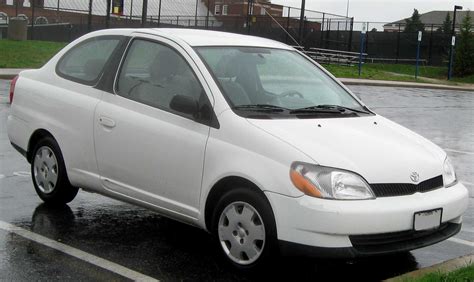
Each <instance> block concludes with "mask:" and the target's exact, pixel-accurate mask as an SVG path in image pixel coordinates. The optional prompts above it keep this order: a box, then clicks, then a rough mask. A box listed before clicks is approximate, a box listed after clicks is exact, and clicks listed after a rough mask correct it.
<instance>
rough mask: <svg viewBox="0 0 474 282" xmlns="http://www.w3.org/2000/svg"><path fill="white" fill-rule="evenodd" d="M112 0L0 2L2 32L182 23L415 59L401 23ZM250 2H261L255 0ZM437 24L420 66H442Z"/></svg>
mask: <svg viewBox="0 0 474 282" xmlns="http://www.w3.org/2000/svg"><path fill="white" fill-rule="evenodd" d="M113 1H114V0H3V2H4V3H2V0H0V34H1V32H2V31H3V37H6V34H5V33H6V28H5V27H6V25H7V24H8V18H9V17H12V16H19V17H24V18H26V19H28V21H29V27H28V28H29V33H28V34H29V38H30V39H35V40H50V41H64V42H69V41H72V40H73V39H75V38H77V37H79V36H81V35H83V34H85V33H87V32H90V31H94V30H98V29H103V28H121V27H134V28H136V27H180V28H200V29H212V30H220V31H227V32H234V33H242V34H250V35H256V36H261V37H266V38H271V39H275V40H278V41H281V42H285V43H287V44H290V45H294V46H297V45H301V46H303V47H302V48H304V49H305V50H320V49H322V50H331V51H340V52H347V54H349V55H350V56H355V54H352V53H355V52H359V51H362V52H363V53H367V56H365V61H366V62H370V63H406V64H413V63H414V62H415V57H416V46H417V37H418V34H417V33H408V32H404V24H387V23H381V22H358V21H354V19H353V18H347V17H344V16H341V15H336V14H331V13H325V12H320V11H314V10H305V12H304V15H303V21H301V20H300V19H301V9H299V8H296V7H288V6H279V5H274V6H275V7H276V11H277V12H272V13H269V12H268V11H267V10H265V9H260V10H258V12H255V11H257V10H255V11H252V9H248V6H245V5H246V4H245V3H247V2H245V1H242V3H243V4H242V5H243V6H242V8H243V10H244V12H241V13H240V15H222V14H219V15H217V14H216V15H215V13H214V12H215V9H214V7H215V5H216V3H220V2H222V1H220V2H219V0H124V1H123V6H122V7H121V11H120V12H119V13H116V14H114V13H112V12H113V11H112V7H113V3H114V2H113ZM119 2H121V1H119ZM250 4H251V5H260V4H261V3H260V2H259V1H257V0H254V1H250ZM262 6H263V4H262ZM208 7H210V9H208ZM251 7H252V8H253V6H251ZM246 8H247V9H248V10H247V13H245V9H246ZM2 26H3V28H2ZM363 26H365V27H366V29H367V33H365V35H363V36H364V37H365V38H364V41H365V44H364V50H360V40H361V38H362V36H361V32H360V31H361V29H362V27H363ZM440 28H441V27H440V26H439V25H435V24H425V31H424V32H423V39H422V42H421V60H422V62H423V63H424V64H428V65H442V64H445V63H446V60H447V57H448V50H449V46H450V41H451V34H447V33H444V32H441V31H440V30H441V29H440ZM343 54H346V53H343ZM347 54H346V55H345V56H349V55H347ZM351 54H352V55H351Z"/></svg>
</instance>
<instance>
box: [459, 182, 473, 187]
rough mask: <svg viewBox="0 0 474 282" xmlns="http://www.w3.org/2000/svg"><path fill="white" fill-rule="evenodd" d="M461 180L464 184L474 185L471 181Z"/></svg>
mask: <svg viewBox="0 0 474 282" xmlns="http://www.w3.org/2000/svg"><path fill="white" fill-rule="evenodd" d="M461 182H462V184H464V185H469V186H474V183H471V182H467V181H461Z"/></svg>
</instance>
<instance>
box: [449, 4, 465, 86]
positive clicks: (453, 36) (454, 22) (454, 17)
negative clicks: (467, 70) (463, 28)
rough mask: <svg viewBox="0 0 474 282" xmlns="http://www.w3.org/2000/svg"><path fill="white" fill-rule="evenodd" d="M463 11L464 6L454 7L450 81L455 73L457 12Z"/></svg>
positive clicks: (450, 51)
mask: <svg viewBox="0 0 474 282" xmlns="http://www.w3.org/2000/svg"><path fill="white" fill-rule="evenodd" d="M457 10H462V6H457V5H455V6H454V15H453V29H452V30H451V49H450V50H449V66H448V80H450V79H451V76H452V73H453V60H454V45H455V42H456V30H455V28H456V11H457Z"/></svg>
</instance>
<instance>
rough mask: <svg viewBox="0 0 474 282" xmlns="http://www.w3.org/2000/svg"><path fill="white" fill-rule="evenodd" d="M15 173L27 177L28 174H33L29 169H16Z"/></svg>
mask: <svg viewBox="0 0 474 282" xmlns="http://www.w3.org/2000/svg"><path fill="white" fill-rule="evenodd" d="M13 175H15V176H24V177H26V176H31V172H29V171H15V172H14V173H13Z"/></svg>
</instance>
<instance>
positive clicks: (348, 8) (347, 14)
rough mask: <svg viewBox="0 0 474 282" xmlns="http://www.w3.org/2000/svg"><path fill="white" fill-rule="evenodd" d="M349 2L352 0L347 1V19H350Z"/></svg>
mask: <svg viewBox="0 0 474 282" xmlns="http://www.w3.org/2000/svg"><path fill="white" fill-rule="evenodd" d="M349 1H350V0H347V7H346V19H347V18H348V17H349Z"/></svg>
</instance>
